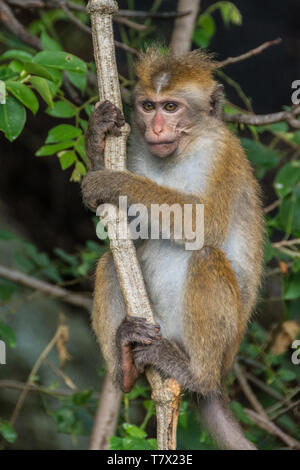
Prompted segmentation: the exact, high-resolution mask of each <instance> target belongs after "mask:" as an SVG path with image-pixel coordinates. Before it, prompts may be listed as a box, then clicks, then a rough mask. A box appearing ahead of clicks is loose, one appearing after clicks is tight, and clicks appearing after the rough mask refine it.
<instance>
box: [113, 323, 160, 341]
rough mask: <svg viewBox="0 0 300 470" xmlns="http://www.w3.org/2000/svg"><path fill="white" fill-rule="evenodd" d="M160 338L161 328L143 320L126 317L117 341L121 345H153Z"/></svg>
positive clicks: (119, 330)
mask: <svg viewBox="0 0 300 470" xmlns="http://www.w3.org/2000/svg"><path fill="white" fill-rule="evenodd" d="M159 337H160V327H159V326H158V325H153V324H151V323H148V322H147V321H145V320H144V319H143V318H138V317H126V318H125V320H124V321H123V322H122V324H121V325H120V327H119V329H118V331H117V341H118V342H119V343H120V344H121V345H124V344H132V343H138V344H144V345H147V344H151V342H152V341H153V340H155V339H157V338H159Z"/></svg>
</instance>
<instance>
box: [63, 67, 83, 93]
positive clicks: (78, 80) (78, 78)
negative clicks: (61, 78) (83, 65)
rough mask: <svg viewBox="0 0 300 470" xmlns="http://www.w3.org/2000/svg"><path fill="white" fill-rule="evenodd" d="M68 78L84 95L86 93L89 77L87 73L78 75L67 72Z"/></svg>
mask: <svg viewBox="0 0 300 470" xmlns="http://www.w3.org/2000/svg"><path fill="white" fill-rule="evenodd" d="M67 77H68V79H69V80H70V82H71V83H72V85H74V86H75V87H76V88H78V89H79V90H80V91H82V93H84V91H85V89H86V82H87V75H86V74H85V73H77V72H71V71H68V72H67Z"/></svg>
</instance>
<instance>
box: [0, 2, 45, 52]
mask: <svg viewBox="0 0 300 470" xmlns="http://www.w3.org/2000/svg"><path fill="white" fill-rule="evenodd" d="M0 22H1V23H2V24H3V25H4V26H5V28H6V29H8V30H9V31H10V32H11V33H13V34H15V35H16V36H17V37H18V38H20V39H21V40H22V41H24V42H25V43H26V44H28V45H29V46H31V47H33V48H34V49H37V50H39V51H40V50H42V45H41V41H40V40H39V38H38V37H36V36H33V35H32V34H30V33H29V32H28V31H27V30H26V29H25V28H24V26H23V25H22V24H21V23H20V22H19V21H18V20H17V19H16V17H15V16H14V14H13V12H12V10H11V9H10V7H9V6H8V5H7V4H6V3H5V2H4V1H3V0H0Z"/></svg>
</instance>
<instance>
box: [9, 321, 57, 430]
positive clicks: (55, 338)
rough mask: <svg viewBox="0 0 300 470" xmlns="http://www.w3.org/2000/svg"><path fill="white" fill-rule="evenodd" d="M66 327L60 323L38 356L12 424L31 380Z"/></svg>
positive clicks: (12, 417) (12, 422)
mask: <svg viewBox="0 0 300 470" xmlns="http://www.w3.org/2000/svg"><path fill="white" fill-rule="evenodd" d="M64 329H65V326H64V325H60V326H59V327H58V328H57V330H56V333H55V335H54V336H53V338H52V339H51V341H50V342H49V343H48V344H47V346H46V347H45V349H44V350H43V351H42V353H41V354H40V356H39V357H38V359H37V361H36V363H35V364H34V366H33V368H32V369H31V372H30V374H29V376H28V379H27V381H26V385H25V387H24V389H23V390H22V392H21V394H20V396H19V399H18V401H17V404H16V407H15V409H14V411H13V414H12V416H11V418H10V423H11V424H12V425H14V424H15V422H16V419H17V417H18V415H19V413H20V411H21V408H22V406H23V404H24V401H25V400H26V397H27V394H28V391H29V388H30V385H31V382H32V379H33V378H34V377H35V375H36V374H37V372H38V370H39V368H40V366H41V364H42V363H43V361H44V359H45V358H46V357H47V356H48V354H49V353H50V351H51V349H52V348H53V347H54V346H55V344H56V341H57V340H58V338H59V337H60V335H61V334H63V333H64Z"/></svg>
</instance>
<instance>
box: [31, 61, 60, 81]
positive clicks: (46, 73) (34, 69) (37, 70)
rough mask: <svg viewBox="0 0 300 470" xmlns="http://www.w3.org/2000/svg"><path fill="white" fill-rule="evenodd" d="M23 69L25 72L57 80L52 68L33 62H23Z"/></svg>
mask: <svg viewBox="0 0 300 470" xmlns="http://www.w3.org/2000/svg"><path fill="white" fill-rule="evenodd" d="M23 65H24V69H25V70H26V72H28V73H31V74H33V75H38V76H39V77H43V78H47V79H48V80H51V81H53V82H56V81H57V77H56V74H55V73H53V70H48V69H47V68H46V67H42V66H41V65H37V64H33V63H32V62H25V63H24V64H23Z"/></svg>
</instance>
